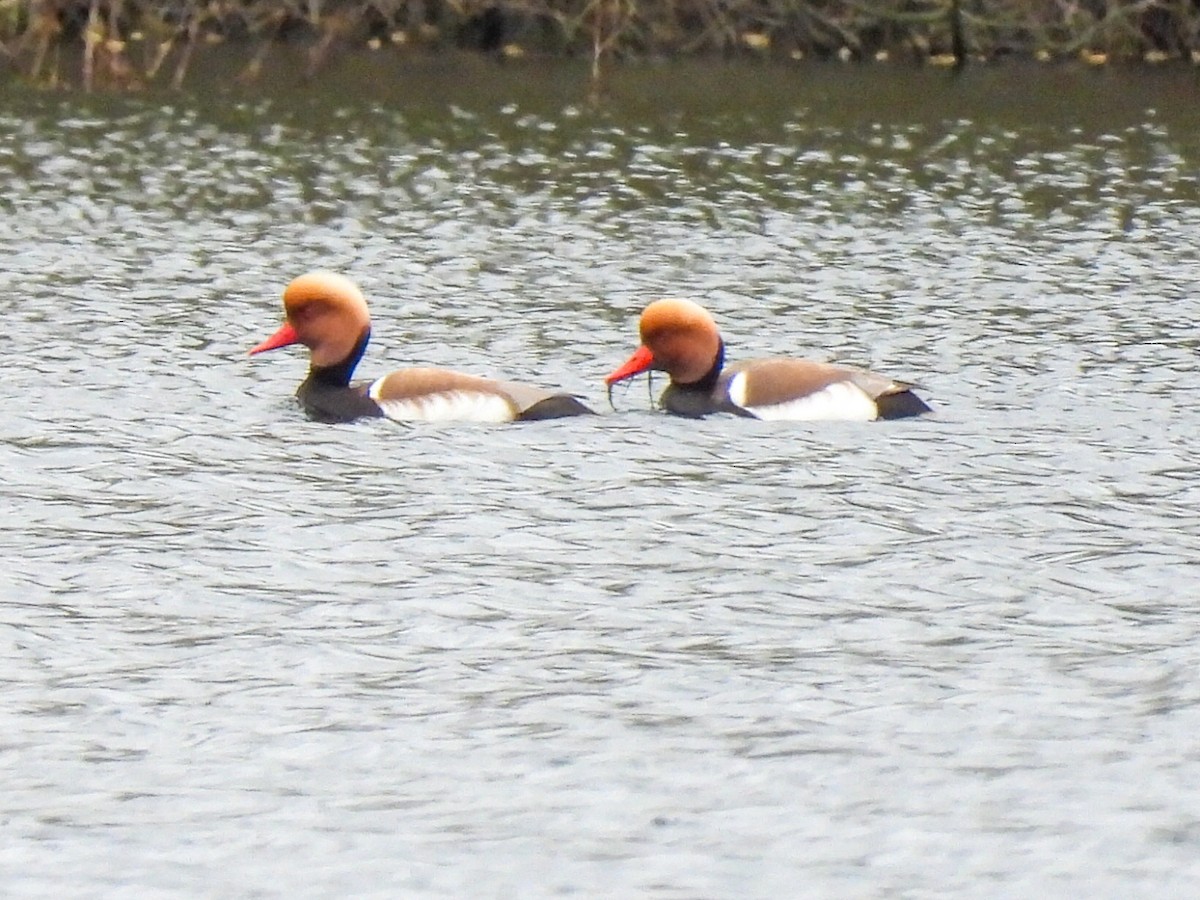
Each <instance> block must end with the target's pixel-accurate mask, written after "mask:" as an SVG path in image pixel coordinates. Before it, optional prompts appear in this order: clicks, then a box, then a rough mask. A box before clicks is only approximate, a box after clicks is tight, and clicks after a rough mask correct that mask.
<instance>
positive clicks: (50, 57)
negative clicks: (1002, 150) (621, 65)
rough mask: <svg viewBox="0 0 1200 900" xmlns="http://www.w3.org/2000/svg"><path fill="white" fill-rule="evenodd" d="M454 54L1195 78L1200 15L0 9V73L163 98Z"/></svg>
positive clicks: (1144, 0)
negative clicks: (335, 54)
mask: <svg viewBox="0 0 1200 900" xmlns="http://www.w3.org/2000/svg"><path fill="white" fill-rule="evenodd" d="M279 41H293V42H303V43H304V45H305V46H306V47H307V52H308V60H309V68H310V70H312V71H317V70H319V69H320V67H321V66H322V65H324V64H325V63H326V62H327V61H328V59H329V56H330V54H331V52H332V51H334V50H344V49H346V48H361V49H362V50H363V51H381V52H382V51H388V52H410V53H411V52H421V51H424V52H428V51H436V50H437V49H439V48H446V47H465V48H472V49H476V50H479V51H480V52H485V53H494V54H497V55H501V56H506V57H517V56H525V55H533V54H542V55H558V56H563V55H573V56H586V57H587V58H589V59H591V60H592V65H593V74H594V75H595V76H596V77H599V75H600V74H601V73H602V71H603V69H604V67H605V66H606V65H607V64H609V62H610V61H612V60H619V59H630V58H645V57H650V56H670V55H683V54H691V55H697V54H710V55H726V56H729V55H747V56H761V57H771V58H778V59H785V60H786V59H802V58H834V59H841V60H845V61H851V60H863V61H879V62H882V61H888V60H891V61H916V62H920V63H932V64H942V65H948V64H964V63H966V62H968V61H969V60H973V59H975V60H991V59H996V58H998V57H1002V56H1006V55H1018V56H1022V57H1034V58H1038V59H1043V60H1053V59H1062V58H1071V59H1081V60H1083V61H1084V62H1087V63H1090V64H1103V63H1107V62H1117V61H1127V60H1138V61H1146V62H1161V61H1166V60H1171V59H1183V60H1188V61H1190V62H1192V63H1197V62H1200V0H0V66H2V67H5V68H7V69H9V71H10V74H11V73H14V72H15V73H16V74H17V75H18V76H19V77H22V78H25V79H27V80H29V81H31V82H34V83H36V84H42V85H58V84H75V83H79V84H82V85H83V86H84V87H86V88H92V87H109V88H114V87H115V88H134V87H138V86H141V85H145V84H148V83H154V82H158V83H166V84H171V85H175V86H178V85H180V84H181V83H182V82H183V81H184V79H185V77H186V74H187V71H188V66H189V63H190V62H191V61H193V60H194V59H195V56H196V54H198V53H203V52H204V48H205V47H206V46H209V45H212V44H216V43H221V42H238V43H239V44H240V45H241V46H242V47H244V48H245V56H244V59H245V65H244V67H243V68H241V70H240V71H238V72H235V73H231V77H237V78H239V79H241V80H253V79H254V78H255V76H256V74H257V73H258V72H259V71H260V69H261V66H262V62H263V60H264V58H265V57H266V55H267V54H268V53H269V51H270V49H271V47H272V46H273V45H275V44H277V42H279Z"/></svg>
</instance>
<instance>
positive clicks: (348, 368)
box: [308, 326, 371, 387]
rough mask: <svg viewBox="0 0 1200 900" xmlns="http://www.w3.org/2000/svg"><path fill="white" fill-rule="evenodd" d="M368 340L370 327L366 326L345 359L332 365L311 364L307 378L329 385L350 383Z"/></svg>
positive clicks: (340, 385) (339, 385)
mask: <svg viewBox="0 0 1200 900" xmlns="http://www.w3.org/2000/svg"><path fill="white" fill-rule="evenodd" d="M370 340H371V328H370V326H367V328H366V329H364V331H363V333H362V337H360V338H359V339H358V343H357V344H355V345H354V349H353V350H351V351H350V354H349V355H348V356H347V357H346V358H345V359H343V360H342V361H341V362H340V363H334V364H333V365H332V366H313V367H312V368H311V369H309V371H308V378H309V380H310V381H314V382H318V383H320V384H322V385H328V386H330V387H347V386H348V385H349V384H350V378H351V377H352V376H353V375H354V369H355V367H356V366H357V365H358V361H359V360H360V359H362V357H363V354H364V353H366V352H367V342H368V341H370Z"/></svg>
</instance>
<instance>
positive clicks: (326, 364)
mask: <svg viewBox="0 0 1200 900" xmlns="http://www.w3.org/2000/svg"><path fill="white" fill-rule="evenodd" d="M283 309H284V317H285V320H284V323H283V325H282V326H281V327H280V329H279V330H278V331H276V332H275V333H274V334H273V335H271V336H270V337H269V338H267V339H266V340H265V341H263V342H262V343H261V344H259V345H258V346H256V347H255V348H254V349H253V350H251V351H250V353H251V354H254V353H262V352H263V351H265V350H274V349H276V348H277V347H287V346H289V345H291V344H303V345H304V346H306V347H308V349H309V351H310V367H309V370H308V377H307V378H305V379H304V382H303V383H302V384H301V385H300V388H299V390H297V391H296V397H297V398H298V399H299V401H300V405H301V406H303V407H304V411H305V412H306V413H308V415H309V416H310V417H312V418H314V419H317V420H319V421H322V422H349V421H352V420H354V419H359V418H363V417H367V416H383V417H386V418H389V419H395V420H397V421H401V422H413V421H424V422H512V421H526V420H533V419H557V418H561V417H563V416H578V415H587V414H590V413H591V410H590V409H588V408H587V407H586V406H584V405H583V404H582V403H580V402H579V400H577V399H576V398H575V397H573V396H571V395H570V394H566V393H563V392H560V391H548V390H543V389H542V388H537V387H531V386H529V385H524V384H513V383H512V382H508V381H492V380H491V379H488V378H480V377H478V376H475V375H465V374H463V373H462V372H454V371H451V370H449V369H416V368H414V369H398V370H397V371H395V372H392V373H390V374H388V375H384V376H383V377H382V378H378V379H376V380H375V381H371V382H365V383H360V384H351V383H350V378H351V376H352V375H353V374H354V367H355V366H357V365H358V361H359V360H360V359H362V355H363V353H364V352H365V351H366V349H367V341H368V340H369V339H370V337H371V317H370V315H369V314H368V312H367V301H366V299H365V298H364V297H363V295H362V291H360V290H359V289H358V286H357V285H356V284H355V283H354V282H353V281H351V280H350V279H349V278H346V277H345V276H343V275H338V274H335V273H333V272H310V273H309V274H307V275H301V276H300V277H299V278H297V279H296V280H295V281H293V282H292V283H291V284H289V285H288V286H287V288H286V289H285V290H284V292H283Z"/></svg>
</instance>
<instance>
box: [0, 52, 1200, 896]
mask: <svg viewBox="0 0 1200 900" xmlns="http://www.w3.org/2000/svg"><path fill="white" fill-rule="evenodd" d="M347 65H348V66H351V68H350V69H348V70H346V71H344V72H343V73H342V76H341V77H344V78H345V79H347V81H346V82H338V81H337V80H336V79H335V78H333V77H332V76H331V81H330V83H329V84H327V85H324V89H325V90H326V91H327V93H325V94H321V93H319V92H317V89H316V88H313V87H309V88H307V89H302V88H296V87H288V86H279V87H278V88H277V89H275V90H273V91H272V93H271V94H270V96H269V99H261V98H258V97H251V96H247V95H241V94H238V93H236V92H222V91H216V92H213V93H212V94H211V95H206V94H205V91H203V90H201V89H200V88H199V87H194V88H193V90H192V92H191V93H185V94H183V95H168V96H153V95H147V96H143V97H134V98H130V99H120V98H113V97H92V98H82V97H75V96H61V95H54V94H28V93H24V94H23V93H19V92H17V93H10V95H9V96H8V98H7V99H6V108H5V111H4V112H3V113H0V178H2V179H3V183H4V189H3V192H2V194H0V216H2V218H3V221H4V223H5V227H4V229H3V230H2V231H0V252H3V258H4V260H5V262H4V265H3V266H2V267H0V309H2V310H3V314H4V321H5V327H4V333H3V337H2V339H0V340H2V341H3V343H2V345H0V346H2V347H3V351H4V355H5V359H6V360H7V363H6V365H5V374H4V379H3V391H4V398H5V406H6V415H5V416H4V417H3V419H2V420H0V497H2V508H3V509H4V510H5V514H4V515H5V527H4V529H3V531H0V554H2V557H3V559H4V561H5V565H4V567H3V571H2V572H0V596H2V597H3V603H2V604H0V611H2V613H3V632H2V635H3V643H2V644H0V647H2V648H3V649H2V650H0V680H2V682H3V689H4V694H5V697H6V701H5V703H4V704H3V706H2V707H0V735H3V738H2V739H0V766H2V767H3V779H4V784H5V792H4V794H5V799H4V802H3V823H4V831H5V841H4V842H3V845H2V847H0V872H2V873H3V882H4V886H5V893H6V894H8V895H11V896H47V895H51V894H56V895H61V894H63V893H70V894H71V895H73V896H101V895H103V896H111V895H114V894H125V895H132V894H153V895H155V896H197V895H199V896H274V895H283V894H287V895H299V896H344V895H368V896H468V895H472V896H491V897H503V896H523V897H524V896H550V895H557V894H569V893H575V894H582V895H585V896H654V897H699V896H705V897H735V896H736V897H769V896H784V895H786V896H812V897H828V896H850V897H884V896H888V897H891V896H930V895H954V896H988V897H994V896H1012V897H1016V896H1031V895H1033V894H1035V893H1053V894H1059V895H1063V894H1074V895H1082V894H1087V895H1089V896H1103V897H1116V896H1128V895H1129V894H1130V893H1133V892H1136V893H1138V894H1139V895H1141V896H1166V895H1170V894H1174V895H1183V894H1185V893H1187V892H1188V889H1189V888H1190V887H1192V886H1194V884H1195V880H1196V878H1197V877H1200V862H1197V860H1200V801H1198V800H1197V795H1196V792H1195V790H1194V784H1195V781H1196V777H1197V774H1198V762H1200V759H1198V757H1200V754H1198V752H1197V750H1196V747H1195V734H1196V732H1197V729H1198V727H1200V713H1198V706H1197V704H1198V702H1200V684H1198V682H1197V679H1196V672H1197V666H1198V663H1200V650H1198V649H1197V648H1198V647H1200V643H1198V638H1200V634H1198V632H1200V628H1198V621H1200V617H1198V615H1197V613H1196V612H1195V610H1194V593H1193V592H1194V590H1195V582H1196V578H1195V576H1196V567H1195V561H1196V558H1197V553H1198V551H1200V514H1198V513H1197V509H1198V508H1200V488H1197V469H1198V465H1197V462H1196V459H1197V455H1198V454H1197V451H1198V449H1200V447H1198V444H1200V438H1198V437H1197V434H1198V433H1200V432H1198V430H1197V428H1196V413H1195V412H1194V407H1195V397H1196V395H1197V392H1198V391H1200V375H1198V374H1197V368H1198V367H1197V349H1198V346H1197V345H1198V339H1200V334H1198V332H1197V327H1196V325H1195V322H1196V321H1197V319H1198V318H1200V309H1198V301H1197V297H1198V296H1200V275H1198V272H1200V268H1198V267H1197V238H1196V235H1197V234H1200V228H1198V226H1200V206H1198V204H1197V200H1198V199H1200V181H1198V177H1197V174H1196V173H1197V172H1200V166H1198V163H1200V137H1198V135H1200V130H1198V129H1197V127H1196V126H1197V124H1200V123H1198V122H1197V119H1198V118H1200V113H1197V111H1196V109H1197V108H1196V106H1195V103H1194V83H1193V82H1192V81H1191V80H1190V76H1187V75H1181V74H1179V73H1171V72H1168V71H1161V72H1154V71H1152V72H1140V71H1139V72H1132V71H1131V72H1119V71H1118V72H1091V71H1088V72H1080V71H1074V70H1053V69H1044V70H1020V69H994V70H979V71H976V72H971V73H968V76H967V78H966V79H964V80H960V81H953V80H951V79H950V78H948V77H946V76H945V74H944V73H940V72H924V73H921V72H917V73H899V72H897V71H896V70H886V71H882V72H876V71H874V70H870V69H849V68H848V69H842V68H831V69H815V70H798V71H790V72H786V73H781V72H777V71H772V70H769V69H758V68H754V69H744V70H733V74H732V75H731V74H730V70H727V69H721V70H714V69H706V68H703V67H699V68H684V69H653V70H631V71H629V72H626V73H625V74H624V75H623V76H621V77H620V78H618V80H617V81H616V82H615V83H614V85H613V96H612V97H611V99H610V101H609V103H608V105H606V106H604V107H601V108H600V109H594V108H591V107H589V106H588V105H587V104H586V103H584V102H583V101H582V99H581V98H582V96H583V94H584V91H583V90H582V87H581V76H580V73H578V72H574V71H570V72H567V73H566V74H565V75H564V74H562V73H556V74H555V77H554V78H553V79H546V78H542V79H537V78H532V77H531V74H530V71H529V70H522V69H520V68H506V69H493V68H491V67H489V66H488V65H487V64H484V63H470V66H471V68H468V69H467V70H466V73H467V74H466V75H465V76H464V75H463V73H462V71H459V70H454V71H451V72H449V73H446V72H442V71H440V69H439V68H438V66H434V67H433V68H432V69H431V70H418V71H415V72H409V73H408V75H409V77H408V78H407V80H403V81H400V82H394V83H393V82H389V83H388V84H386V85H383V86H381V87H379V88H378V91H377V92H376V93H375V94H366V93H365V92H364V91H363V90H362V85H361V83H360V82H358V81H356V80H355V79H356V78H359V77H361V73H356V72H355V71H354V70H353V68H352V66H353V63H347ZM735 76H736V77H735ZM714 85H718V86H721V89H720V92H716V88H714ZM648 86H650V87H653V88H654V90H656V91H657V92H658V95H657V99H656V101H655V102H649V101H648V100H647V99H646V91H647V89H648ZM355 97H362V99H347V98H355ZM315 267H331V268H338V269H341V270H344V271H346V272H348V273H350V274H352V275H353V276H354V277H355V278H356V279H358V280H359V282H360V283H361V284H362V285H363V287H364V289H365V290H366V292H367V294H368V296H369V297H370V298H371V300H372V305H373V312H374V315H375V337H374V341H373V344H372V347H371V349H370V350H369V351H368V355H367V358H366V360H365V361H364V364H363V367H362V371H363V374H364V375H371V374H378V373H381V372H383V371H386V370H387V369H388V368H389V367H393V366H398V365H402V364H409V363H417V364H431V365H451V366H455V367H458V368H462V369H466V370H468V371H473V372H478V373H481V374H490V375H503V376H505V377H512V378H520V379H524V380H528V381H533V382H537V383H542V384H547V385H555V386H561V387H565V388H568V389H570V390H573V391H578V392H580V393H581V394H583V395H584V396H585V398H586V399H587V401H588V402H590V403H591V404H592V405H594V406H595V407H596V408H597V409H599V410H603V411H605V412H608V410H607V405H606V402H605V399H604V392H603V387H602V384H601V378H602V377H603V375H604V374H605V373H606V372H607V371H609V370H610V369H611V368H613V367H614V366H615V365H616V364H617V363H619V362H621V361H622V360H623V359H624V358H625V356H626V355H627V354H628V352H629V351H630V350H631V349H632V348H633V346H634V343H635V328H636V325H635V323H636V317H637V313H638V311H639V310H640V308H641V306H642V305H643V304H644V303H645V302H646V301H647V300H648V299H649V298H652V297H656V296H662V295H664V294H677V295H686V296H691V297H695V298H698V299H702V300H703V301H704V302H705V303H706V304H707V305H708V306H709V307H710V309H712V311H713V312H714V314H715V315H716V316H717V318H718V320H719V321H720V323H721V324H722V327H723V328H724V332H725V337H726V339H727V341H728V343H729V345H730V355H731V356H732V357H733V358H746V357H749V356H755V355H761V354H767V353H794V354H804V355H810V356H816V357H819V358H829V359H836V360H840V361H844V362H851V363H858V364H865V365H870V366H872V367H874V368H876V369H878V370H880V371H882V372H886V373H888V374H891V375H894V376H896V377H903V378H913V379H916V380H917V381H919V382H920V383H921V384H922V385H923V395H924V396H926V397H927V398H928V399H929V401H930V402H931V403H933V404H934V405H935V406H936V407H937V409H938V414H937V415H936V416H934V417H930V418H927V419H923V420H916V421H903V422H892V423H876V424H872V425H858V424H812V425H797V424H783V423H762V422H753V421H744V420H739V419H733V418H720V419H711V420H705V421H703V422H691V421H678V420H673V419H668V418H666V417H663V416H660V415H658V414H655V413H653V412H651V411H650V410H649V409H648V408H647V399H646V394H645V392H644V387H643V386H642V385H640V384H639V385H635V386H634V387H633V388H632V389H630V390H628V391H618V392H617V395H616V400H617V405H618V411H617V412H615V413H609V414H607V415H604V416H599V417H596V418H594V419H591V420H570V421H559V422H550V423H537V424H531V425H527V426H510V427H504V428H499V427H481V426H438V427H435V426H411V427H405V426H399V425H395V424H392V423H387V422H377V421H372V422H365V423H360V424H355V425H351V426H327V425H319V424H315V423H310V422H307V421H305V420H304V418H303V417H302V416H301V415H300V413H299V411H298V410H297V409H296V407H295V406H294V403H293V401H292V400H291V394H292V391H293V390H294V388H295V386H296V384H297V383H298V382H299V380H300V379H301V377H302V375H303V369H304V361H303V357H302V355H301V354H298V353H294V352H291V353H289V352H288V351H281V352H279V353H276V354H271V355H270V356H267V357H257V358H255V359H253V360H251V359H248V358H247V357H246V356H245V352H246V350H247V349H248V348H249V347H250V346H252V345H253V344H254V343H256V342H257V341H258V340H260V339H261V338H262V337H263V336H265V335H266V334H268V333H269V332H270V331H271V330H273V329H274V328H275V326H276V325H277V324H278V320H279V316H280V306H279V299H278V297H279V293H280V291H281V289H282V286H283V285H284V284H285V283H286V282H287V281H288V280H289V279H290V278H291V277H293V276H294V275H296V274H299V273H300V272H303V271H305V270H307V269H310V268H315Z"/></svg>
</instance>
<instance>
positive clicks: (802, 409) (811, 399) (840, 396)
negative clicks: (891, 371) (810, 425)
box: [729, 372, 879, 422]
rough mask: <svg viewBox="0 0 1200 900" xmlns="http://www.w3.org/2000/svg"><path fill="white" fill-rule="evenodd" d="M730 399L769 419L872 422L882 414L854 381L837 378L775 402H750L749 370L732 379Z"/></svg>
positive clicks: (757, 415)
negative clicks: (801, 395)
mask: <svg viewBox="0 0 1200 900" xmlns="http://www.w3.org/2000/svg"><path fill="white" fill-rule="evenodd" d="M729 399H730V400H732V401H733V402H734V403H735V404H737V405H738V406H740V407H742V409H744V410H746V412H748V413H750V414H751V415H753V416H755V417H756V418H759V419H764V420H766V421H768V422H819V421H832V420H841V421H845V422H872V421H874V420H875V419H877V418H878V417H879V408H878V407H877V406H876V405H875V401H874V400H872V399H871V398H870V397H869V396H867V394H866V392H865V391H863V389H862V388H860V387H859V386H858V385H856V384H854V383H853V382H850V381H835V382H834V383H833V384H831V385H828V386H827V387H824V388H822V389H821V390H819V391H817V392H816V393H813V394H809V395H807V396H805V397H797V398H796V399H795V400H789V401H787V402H786V403H775V404H773V405H771V406H746V405H745V401H746V373H745V372H739V373H738V374H737V375H735V376H734V377H733V378H731V379H730V381H729Z"/></svg>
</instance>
